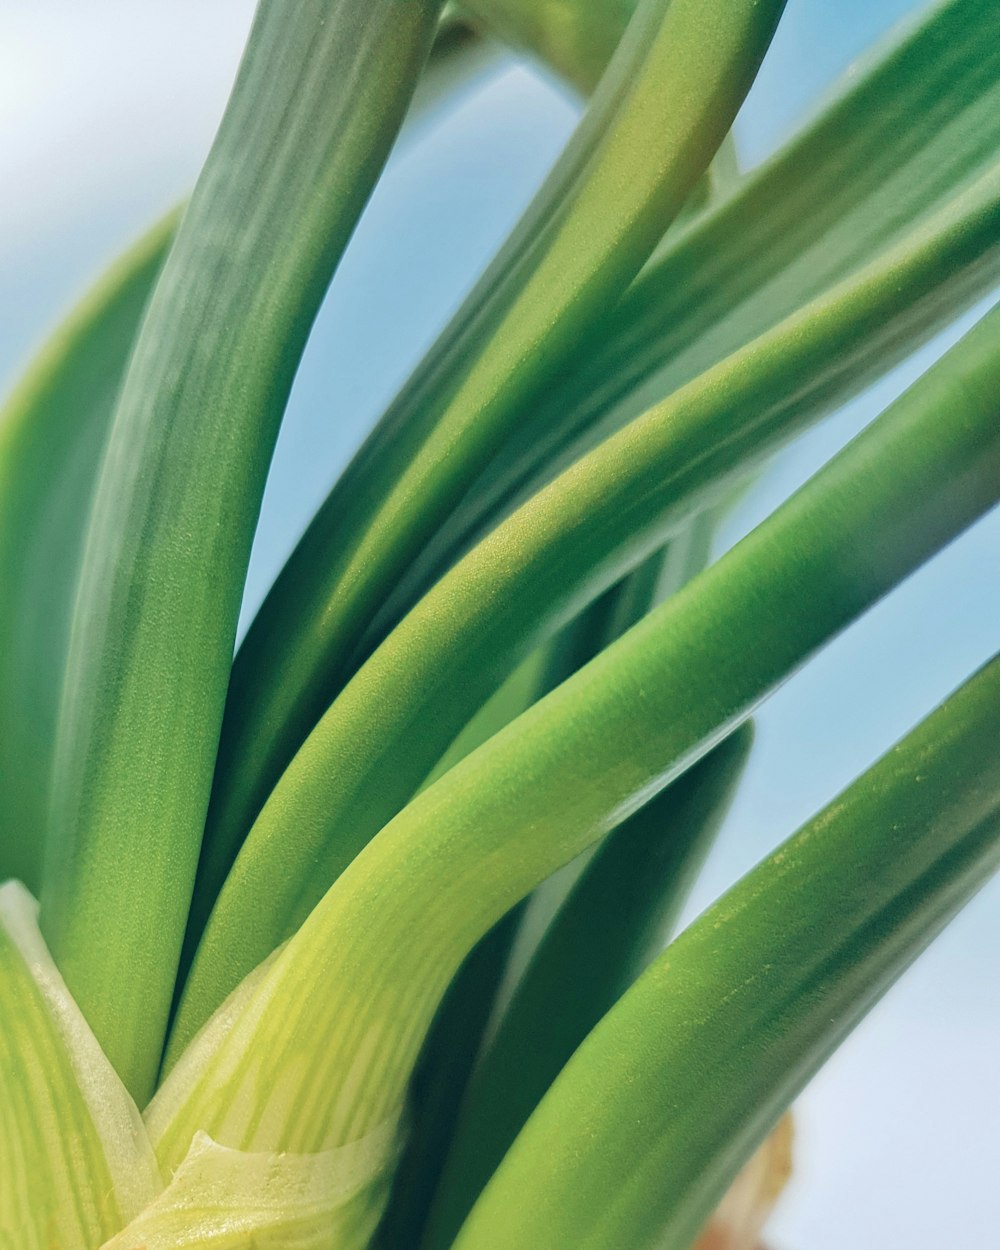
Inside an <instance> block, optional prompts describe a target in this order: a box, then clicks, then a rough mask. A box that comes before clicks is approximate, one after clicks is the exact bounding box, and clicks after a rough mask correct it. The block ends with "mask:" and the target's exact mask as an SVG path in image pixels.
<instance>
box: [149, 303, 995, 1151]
mask: <svg viewBox="0 0 1000 1250" xmlns="http://www.w3.org/2000/svg"><path fill="white" fill-rule="evenodd" d="M998 334H1000V311H998V312H994V313H993V314H991V315H990V316H988V317H987V318H986V319H985V320H984V321H983V322H982V323H981V324H980V325H979V326H977V327H976V328H975V329H974V330H973V331H972V332H970V333H969V334H968V335H967V336H966V337H965V338H964V339H963V340H962V341H961V342H960V343H959V344H957V345H956V346H955V347H954V348H953V349H952V350H951V352H950V353H949V354H948V355H947V356H946V357H945V358H944V360H943V361H941V362H940V363H939V364H938V365H937V366H936V368H935V369H934V370H932V371H931V372H930V373H929V374H928V375H927V376H926V377H924V378H923V379H922V380H921V381H920V382H919V383H918V384H917V385H916V386H914V387H913V388H911V390H910V391H908V392H907V393H906V394H905V395H904V396H903V397H902V398H901V399H900V400H899V401H897V403H896V404H894V405H893V406H892V408H891V409H890V410H889V411H888V412H887V413H885V414H884V415H883V416H882V417H881V418H879V420H878V421H877V422H876V423H875V424H874V425H873V426H872V428H871V429H869V430H868V431H866V432H865V433H864V434H862V435H861V436H860V437H859V438H857V439H856V440H855V441H854V442H853V443H852V444H851V445H850V446H848V447H847V448H846V449H845V450H844V451H843V452H841V454H840V455H839V456H838V457H836V458H835V459H834V460H833V461H832V462H831V463H830V464H828V465H827V466H826V467H825V468H824V469H823V470H822V471H821V472H820V473H819V474H818V475H817V476H816V477H815V478H814V479H813V480H812V481H811V482H809V483H807V484H806V486H805V487H803V489H802V490H801V491H800V492H799V493H798V494H797V495H795V496H794V497H793V498H792V499H791V500H789V501H788V503H786V504H785V505H783V507H782V508H780V509H779V510H778V512H776V513H775V514H774V515H773V516H772V517H771V518H770V519H769V520H768V521H766V522H765V523H764V524H762V525H761V526H759V527H758V529H757V530H755V531H754V532H753V533H752V534H750V535H748V537H747V538H745V539H744V540H743V541H742V542H741V543H740V544H738V545H737V546H736V547H734V548H733V549H732V550H731V551H730V552H729V553H727V555H726V556H724V557H723V558H722V559H721V560H719V561H718V562H717V563H716V564H714V565H712V566H711V567H710V568H709V569H708V570H707V571H706V572H705V573H703V574H701V576H700V577H697V578H695V580H694V581H692V582H691V583H689V585H688V586H687V587H686V588H685V589H684V590H682V591H681V592H680V594H678V595H675V596H674V597H672V598H671V599H669V600H668V601H667V602H666V603H665V604H664V605H663V606H662V607H660V608H658V609H656V610H655V611H654V612H652V613H651V614H650V615H649V616H648V617H646V618H645V620H644V621H642V622H640V623H639V624H638V625H636V626H635V627H634V628H633V629H631V630H630V631H629V632H628V633H627V634H626V635H624V637H623V638H621V639H620V640H619V641H618V642H617V643H614V644H613V645H612V646H611V647H609V648H607V649H606V650H605V651H604V652H602V653H601V655H599V656H598V657H597V658H596V659H595V660H594V661H593V662H592V663H590V664H588V665H587V666H586V667H585V668H584V669H582V670H581V671H580V672H579V673H577V674H576V676H574V677H572V678H570V679H569V680H568V681H567V682H565V683H563V685H561V686H560V687H559V688H558V689H557V690H555V691H554V692H553V693H552V694H551V695H549V696H548V697H547V698H545V699H543V700H542V701H541V702H540V703H537V704H536V705H535V706H534V707H533V708H532V709H530V710H529V711H528V712H526V713H524V715H522V716H520V717H518V719H517V720H516V721H514V722H513V724H512V725H510V726H508V728H507V729H505V730H502V731H501V732H500V733H499V734H497V735H495V736H494V737H493V738H491V739H490V741H489V742H487V743H486V744H485V745H484V746H483V747H481V748H480V749H479V750H478V751H475V752H474V753H473V754H472V755H470V756H469V757H468V758H467V759H466V760H464V761H463V762H462V763H460V764H458V765H457V766H456V767H454V768H452V769H451V770H450V772H448V773H447V774H446V775H445V776H444V777H442V778H441V779H440V781H438V782H437V783H436V784H435V785H433V786H431V787H430V789H428V790H425V791H424V792H423V793H422V794H421V795H419V796H418V797H417V798H416V799H414V800H413V802H411V803H410V804H409V805H408V806H407V807H406V808H405V809H404V810H403V811H402V812H401V813H400V814H399V815H398V816H397V817H396V818H395V819H394V820H393V821H392V822H390V824H389V825H387V826H386V828H385V829H383V830H382V831H381V833H380V835H379V836H378V837H377V838H375V839H374V840H373V841H372V842H370V843H369V845H368V846H367V847H366V848H365V850H364V852H363V853H362V854H361V855H359V856H358V857H357V859H355V860H354V861H353V863H352V864H351V866H350V867H349V868H348V869H347V871H346V872H345V873H344V874H343V875H342V876H341V877H340V878H339V880H338V881H337V883H336V885H334V886H333V887H332V888H331V889H330V891H329V892H328V893H327V894H326V895H325V896H324V898H323V900H322V901H321V903H320V904H319V905H318V906H317V907H316V908H315V909H314V911H313V912H312V913H311V914H310V916H309V918H308V920H307V921H306V923H305V924H304V925H303V926H302V928H301V929H300V930H299V931H298V932H297V933H296V934H295V936H294V937H293V938H292V939H291V940H290V941H289V942H288V943H286V944H285V945H284V947H283V948H282V949H281V950H280V951H279V952H277V953H276V954H275V955H274V956H273V957H272V959H271V960H270V961H269V962H268V963H267V964H266V965H265V966H263V967H262V968H261V969H260V970H259V971H258V972H257V973H256V974H255V976H254V977H252V978H251V980H250V981H249V982H247V983H245V984H244V986H243V987H242V988H241V989H240V990H238V991H237V996H236V997H235V998H234V1000H233V1002H232V1003H231V1004H230V1006H229V1008H227V1009H226V1010H224V1011H222V1012H221V1013H220V1014H219V1015H218V1016H216V1017H215V1018H214V1021H213V1023H212V1024H211V1025H210V1026H209V1028H208V1029H206V1031H204V1032H203V1033H202V1034H201V1036H200V1038H199V1039H197V1040H196V1041H195V1042H194V1043H193V1044H192V1045H191V1046H190V1047H189V1048H188V1049H187V1050H186V1052H185V1053H184V1054H183V1055H182V1057H181V1058H180V1061H179V1062H178V1063H177V1065H176V1067H175V1068H174V1069H173V1071H172V1073H171V1075H170V1077H169V1078H168V1079H167V1081H166V1082H165V1083H164V1085H163V1086H162V1087H161V1089H160V1091H159V1093H158V1095H157V1098H156V1100H155V1102H154V1103H153V1105H152V1107H151V1108H150V1111H149V1123H150V1127H151V1131H152V1134H153V1137H154V1140H155V1141H156V1143H157V1149H158V1151H159V1154H160V1158H161V1163H162V1164H163V1165H164V1166H167V1167H171V1166H174V1165H175V1164H176V1162H177V1161H178V1160H179V1159H180V1158H181V1157H183V1154H184V1152H185V1151H186V1150H187V1148H188V1145H189V1142H190V1139H191V1134H192V1132H193V1131H195V1129H198V1128H201V1129H204V1130H205V1131H208V1132H210V1133H212V1134H213V1136H216V1137H217V1138H218V1139H219V1140H221V1141H223V1142H224V1143H226V1144H232V1145H234V1146H239V1147H240V1148H247V1147H249V1146H251V1145H252V1144H253V1143H255V1142H259V1143H261V1144H262V1145H264V1146H265V1147H266V1148H268V1149H289V1150H314V1149H321V1148H324V1147H325V1146H332V1145H336V1144H338V1143H343V1142H346V1141H350V1140H353V1139H354V1138H355V1137H357V1136H360V1135H363V1134H364V1133H365V1132H367V1131H369V1130H370V1129H371V1128H372V1127H373V1126H374V1125H376V1124H379V1123H382V1122H384V1121H385V1120H386V1119H387V1118H392V1117H395V1116H398V1115H399V1114H400V1110H401V1106H402V1102H403V1098H404V1096H405V1091H406V1087H407V1084H408V1082H409V1079H410V1076H411V1073H412V1070H413V1064H414V1062H415V1059H416V1055H417V1053H418V1051H419V1048H420V1045H421V1042H422V1039H423V1037H424V1035H425V1033H426V1029H427V1027H428V1025H429V1023H430V1019H431V1017H432V1016H433V1013H434V1010H435V1008H436V1006H437V1004H438V1002H439V1001H440V998H441V996H442V994H443V992H444V990H445V988H446V986H447V985H448V983H449V981H450V980H451V978H452V977H453V975H454V973H455V971H456V970H457V967H458V965H459V963H460V962H461V960H462V958H463V957H464V956H465V954H466V953H467V952H468V951H469V949H471V947H472V946H473V944H474V943H475V942H476V941H477V940H478V939H479V938H480V937H481V936H482V935H483V934H484V933H485V932H486V931H487V930H488V929H489V927H490V926H491V925H492V924H493V923H495V922H496V920H497V919H498V918H499V917H500V916H501V915H503V914H504V913H505V912H506V911H508V910H509V909H510V907H511V906H513V905H514V903H516V902H517V901H518V900H519V899H520V898H522V897H524V895H525V894H526V893H527V892H528V891H529V890H530V889H532V888H533V887H534V886H535V885H536V884H537V883H538V882H539V881H540V880H542V879H543V878H544V877H546V876H548V875H549V873H551V872H552V871H553V870H554V869H555V868H556V867H557V866H558V865H560V864H562V863H566V862H568V861H569V860H570V859H571V858H572V857H573V856H574V855H576V854H578V853H579V852H580V851H582V850H584V849H585V848H586V847H587V846H589V845H592V844H593V843H595V842H596V841H598V840H599V839H600V838H602V837H603V836H604V835H605V834H606V833H607V832H609V831H610V829H612V828H614V827H616V826H617V825H618V824H620V823H621V822H622V821H623V820H624V819H626V818H627V817H628V816H629V815H630V814H631V813H632V812H633V811H635V810H637V809H638V808H639V807H641V806H642V805H643V804H644V803H645V802H648V801H649V799H650V798H652V797H653V796H654V795H655V794H656V793H658V792H659V791H660V790H661V789H663V788H664V787H665V786H666V785H667V784H668V783H669V782H670V781H671V780H672V779H673V778H674V777H676V776H678V775H679V774H680V773H681V772H683V771H684V770H685V769H686V768H687V767H689V766H690V765H691V764H692V763H694V762H695V761H696V760H697V759H698V758H700V757H701V756H702V755H703V754H705V753H706V752H707V751H708V750H709V749H710V748H711V747H712V746H713V745H714V744H715V743H717V742H718V741H719V740H720V738H721V737H722V736H723V735H725V734H726V733H727V732H728V731H729V730H731V729H732V728H733V727H734V726H735V725H737V724H738V723H739V722H740V721H742V720H743V719H745V718H746V717H747V715H748V714H749V713H750V712H751V711H752V710H753V709H754V707H756V706H757V705H758V704H759V703H760V702H761V700H762V699H764V698H766V697H767V695H768V694H769V693H770V692H771V691H772V690H773V689H774V688H775V687H776V686H777V685H778V684H780V683H781V682H782V681H783V680H785V679H786V678H787V676H788V675H789V674H790V673H791V672H792V671H793V670H794V669H796V668H797V667H798V666H799V665H801V664H802V663H803V662H804V661H805V660H806V659H807V658H808V657H809V656H810V655H812V654H813V653H814V652H815V651H816V650H817V649H818V648H819V647H821V646H822V645H823V644H824V643H825V642H826V641H828V640H829V639H830V638H831V637H832V636H833V635H834V634H836V633H837V632H838V631H839V630H841V629H843V628H844V627H845V626H846V625H848V624H849V623H850V622H851V621H852V620H854V619H855V618H856V617H857V616H858V615H859V614H860V613H861V612H863V611H864V610H865V609H866V608H867V607H868V606H870V605H871V604H872V603H873V602H874V601H875V600H877V599H878V598H879V597H880V596H882V595H884V594H885V593H886V592H887V591H888V590H889V589H891V588H892V587H893V586H894V585H896V584H897V583H898V582H899V581H900V580H901V579H902V578H903V577H905V576H906V575H907V574H908V573H909V572H910V571H912V570H913V569H914V568H915V567H917V566H918V565H919V564H920V563H921V562H922V561H923V560H925V559H927V558H928V557H929V556H930V555H932V554H933V553H934V552H935V551H937V550H939V549H940V548H941V547H942V546H943V545H944V544H945V543H947V542H948V541H949V540H950V539H951V538H953V537H954V536H955V535H956V534H958V533H959V532H961V531H962V530H963V529H964V528H965V527H966V526H967V525H969V524H970V523H971V522H972V521H973V520H975V519H976V518H977V517H978V516H980V515H981V514H982V513H983V512H984V511H985V510H986V509H988V508H989V507H991V506H992V505H993V504H994V503H995V502H996V501H997V500H998V498H1000V420H998V414H1000V401H998V396H1000V340H998ZM320 990H322V992H319V991H320ZM317 1038H322V1039H323V1046H322V1048H321V1053H319V1054H317V1050H316V1039H317ZM265 1054H266V1055H267V1057H268V1059H267V1080H266V1081H264V1082H263V1083H261V1082H260V1081H259V1080H258V1079H257V1077H256V1076H255V1074H257V1073H260V1072H261V1071H262V1069H261V1067H260V1056H262V1055H265Z"/></svg>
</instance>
